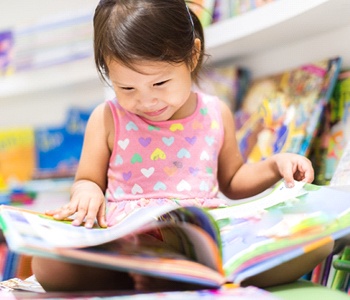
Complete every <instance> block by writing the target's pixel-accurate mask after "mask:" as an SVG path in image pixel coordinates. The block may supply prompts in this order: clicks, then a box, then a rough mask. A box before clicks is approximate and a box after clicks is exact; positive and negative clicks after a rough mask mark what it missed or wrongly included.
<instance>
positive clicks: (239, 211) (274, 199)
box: [209, 181, 306, 220]
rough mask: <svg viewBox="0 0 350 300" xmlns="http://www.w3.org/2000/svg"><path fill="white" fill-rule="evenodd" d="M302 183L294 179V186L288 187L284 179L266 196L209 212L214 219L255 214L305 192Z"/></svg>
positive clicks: (303, 183)
mask: <svg viewBox="0 0 350 300" xmlns="http://www.w3.org/2000/svg"><path fill="white" fill-rule="evenodd" d="M304 185H305V182H301V181H295V185H294V187H293V188H288V187H286V186H285V184H284V181H280V182H279V183H278V184H277V185H276V187H275V188H274V189H273V190H272V191H271V193H269V194H268V195H266V196H262V197H261V198H255V199H253V200H251V201H247V202H246V203H240V204H237V205H232V206H229V207H224V208H218V209H213V210H210V211H209V213H210V214H211V215H212V216H213V217H214V219H216V220H219V219H223V218H241V217H248V216H254V215H256V214H259V213H262V212H263V211H264V210H265V209H267V208H269V207H272V206H274V205H277V204H280V203H284V202H286V201H291V200H293V199H294V198H295V197H298V196H301V195H302V194H305V193H306V192H305V190H303V186H304Z"/></svg>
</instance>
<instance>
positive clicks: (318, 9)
mask: <svg viewBox="0 0 350 300" xmlns="http://www.w3.org/2000/svg"><path fill="white" fill-rule="evenodd" d="M349 25H350V0H278V1H275V2H272V3H269V4H267V5H265V6H263V7H261V8H259V9H255V10H252V11H249V12H247V13H245V14H243V15H241V16H239V17H236V18H232V19H230V20H226V21H222V22H220V23H217V24H214V25H211V26H209V27H208V28H206V29H205V39H206V49H207V52H208V53H209V54H210V55H211V59H210V62H211V63H214V64H215V63H220V62H223V61H227V60H231V61H237V60H239V59H241V58H243V57H247V56H250V57H254V56H258V55H260V54H261V53H262V52H264V51H267V50H271V49H276V48H280V47H285V46H286V45H293V44H295V43H297V42H298V41H300V40H303V39H308V38H314V37H315V36H318V35H320V34H324V33H326V32H332V30H335V29H338V28H342V27H344V26H349ZM285 59H288V57H285ZM97 80H100V79H99V77H98V74H97V71H96V69H95V66H94V63H93V58H92V57H89V58H86V59H83V60H79V61H74V62H70V63H67V64H62V65H58V66H52V67H50V68H45V69H41V70H34V71H28V72H23V73H18V74H14V75H13V76H12V77H8V78H0V100H1V99H4V98H9V97H17V96H19V97H22V96H25V95H27V94H28V93H32V94H33V93H37V92H44V91H49V90H52V89H56V88H61V87H62V88H64V87H66V86H70V85H74V84H89V83H91V82H96V81H97Z"/></svg>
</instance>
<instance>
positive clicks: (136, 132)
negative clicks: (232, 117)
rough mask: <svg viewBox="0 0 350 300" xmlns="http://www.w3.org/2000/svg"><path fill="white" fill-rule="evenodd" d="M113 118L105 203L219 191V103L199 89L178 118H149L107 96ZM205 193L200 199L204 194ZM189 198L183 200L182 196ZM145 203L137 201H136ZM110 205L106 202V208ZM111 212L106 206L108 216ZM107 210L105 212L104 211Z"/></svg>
mask: <svg viewBox="0 0 350 300" xmlns="http://www.w3.org/2000/svg"><path fill="white" fill-rule="evenodd" d="M108 103H109V105H110V108H111V110H112V114H113V118H114V123H115V143H114V149H113V152H112V155H111V158H110V161H109V169H108V186H107V192H106V198H107V200H108V204H109V205H111V204H112V203H115V204H114V205H112V206H113V207H114V208H113V210H115V206H116V204H117V203H119V208H118V209H117V210H118V211H119V212H120V211H121V210H122V209H121V206H123V205H125V202H130V201H131V202H134V201H138V204H137V205H136V206H144V205H147V203H148V202H149V200H150V199H152V201H153V202H154V201H158V203H161V202H164V199H168V200H171V201H176V203H178V204H179V205H182V202H186V204H187V205H189V204H192V202H191V201H190V203H189V202H188V200H189V199H202V201H206V200H205V199H207V200H209V202H208V203H209V204H203V203H201V205H204V206H218V204H217V203H215V204H214V205H212V204H210V199H214V198H216V197H217V194H218V190H219V189H218V181H217V171H218V170H217V169H218V155H219V152H220V149H221V146H222V143H223V132H224V130H223V124H222V117H221V110H220V103H219V100H218V99H217V98H216V97H213V96H209V95H206V94H201V93H198V94H197V107H196V110H195V112H194V113H193V114H192V115H191V116H189V117H186V118H184V119H181V120H170V121H162V122H153V121H149V120H146V119H144V118H141V117H139V116H137V115H135V114H132V113H129V112H128V111H125V110H124V109H123V108H122V107H121V106H120V105H119V104H118V102H117V100H116V99H114V100H112V101H109V102H108ZM203 199H204V200H203ZM186 200H187V201H186ZM142 202H143V203H146V204H140V203H142ZM108 209H109V210H111V207H107V210H108ZM110 214H112V212H111V211H109V215H108V212H107V220H108V219H109V218H111V215H110ZM108 216H109V217H108Z"/></svg>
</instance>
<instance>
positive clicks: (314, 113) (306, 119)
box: [236, 57, 341, 162]
mask: <svg viewBox="0 0 350 300" xmlns="http://www.w3.org/2000/svg"><path fill="white" fill-rule="evenodd" d="M340 67H341V58H339V57H336V58H332V59H325V60H323V61H318V62H315V63H309V64H305V65H302V66H299V67H296V68H294V69H291V70H286V71H284V72H282V73H280V74H275V75H271V76H267V77H264V78H260V79H256V80H254V81H253V82H252V84H251V85H250V87H249V89H248V92H247V94H246V97H245V98H244V100H243V103H242V109H241V111H240V112H239V113H237V116H236V123H237V124H236V127H237V140H238V142H239V145H240V150H241V153H242V154H243V156H244V158H245V159H246V160H247V161H249V162H256V161H261V160H263V159H265V158H267V157H269V156H271V155H272V154H275V153H279V152H292V153H298V154H301V155H307V154H308V152H309V149H310V144H311V142H312V140H313V138H314V136H315V135H316V133H317V129H318V126H319V123H320V119H321V116H322V115H323V112H324V108H325V106H326V105H327V103H328V102H329V99H330V97H331V94H332V92H333V89H334V86H335V83H336V80H337V77H338V74H339V71H340Z"/></svg>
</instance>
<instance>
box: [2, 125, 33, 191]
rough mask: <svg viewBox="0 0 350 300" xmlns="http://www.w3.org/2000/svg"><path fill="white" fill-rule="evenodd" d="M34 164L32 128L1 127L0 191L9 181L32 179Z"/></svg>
mask: <svg viewBox="0 0 350 300" xmlns="http://www.w3.org/2000/svg"><path fill="white" fill-rule="evenodd" d="M35 164H36V160H35V142H34V129H33V128H31V127H19V128H8V129H1V130H0V191H1V190H6V189H7V188H8V186H9V185H10V183H13V182H25V181H27V180H30V179H32V176H33V173H34V168H35Z"/></svg>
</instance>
